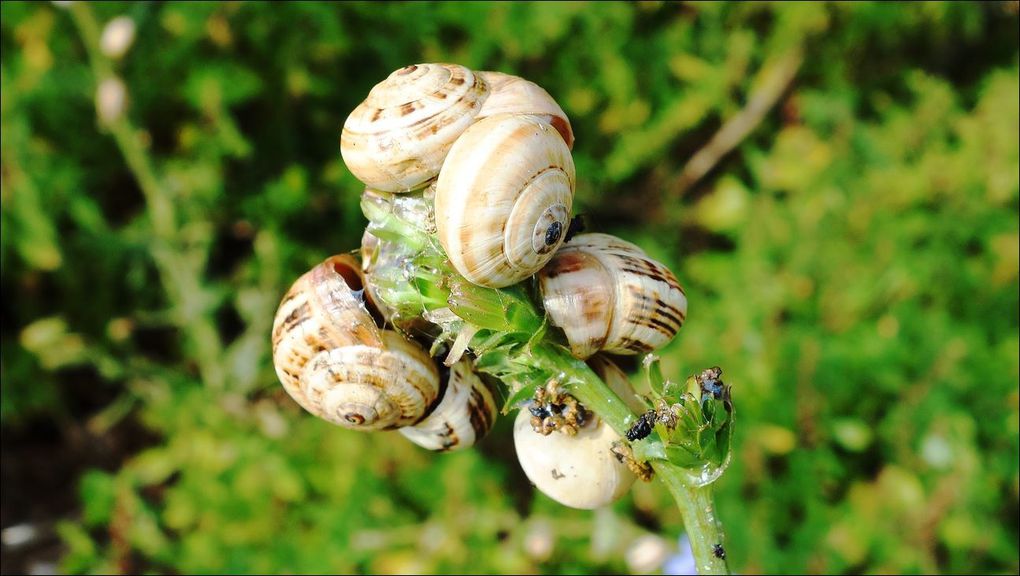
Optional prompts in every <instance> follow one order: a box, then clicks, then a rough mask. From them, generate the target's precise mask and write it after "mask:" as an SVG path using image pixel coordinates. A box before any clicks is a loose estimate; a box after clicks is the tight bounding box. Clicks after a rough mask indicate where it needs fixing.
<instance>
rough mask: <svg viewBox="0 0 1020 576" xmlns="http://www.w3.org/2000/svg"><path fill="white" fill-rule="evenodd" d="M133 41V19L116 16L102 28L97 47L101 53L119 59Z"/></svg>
mask: <svg viewBox="0 0 1020 576" xmlns="http://www.w3.org/2000/svg"><path fill="white" fill-rule="evenodd" d="M134 41H135V21H134V20H132V19H131V18H130V17H128V16H117V17H116V18H114V19H113V20H110V21H109V22H108V23H107V24H106V27H105V28H103V35H102V37H101V38H100V39H99V48H100V50H102V51H103V54H105V55H107V56H108V57H110V58H113V59H114V60H119V59H120V58H121V57H122V56H124V54H126V53H127V51H128V49H129V48H131V44H132V43H133V42H134Z"/></svg>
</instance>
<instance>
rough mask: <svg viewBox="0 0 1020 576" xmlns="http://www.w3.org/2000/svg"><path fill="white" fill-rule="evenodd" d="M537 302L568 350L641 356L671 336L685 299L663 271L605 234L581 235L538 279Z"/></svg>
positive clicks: (578, 353)
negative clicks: (539, 293)
mask: <svg viewBox="0 0 1020 576" xmlns="http://www.w3.org/2000/svg"><path fill="white" fill-rule="evenodd" d="M538 280H539V286H540V288H541V291H542V301H543V303H544V305H545V309H546V312H547V313H548V314H549V318H550V320H551V321H552V323H553V324H555V325H556V326H559V327H560V328H562V329H563V332H564V333H565V334H566V336H567V341H568V343H569V344H570V350H571V352H572V353H573V354H574V356H576V357H578V358H587V357H589V356H591V355H592V354H594V353H595V352H597V351H599V350H604V351H606V352H610V353H613V354H641V353H645V352H650V351H652V350H655V349H657V348H661V347H662V346H665V345H666V344H667V343H669V341H670V340H672V339H673V337H674V336H676V333H677V331H678V330H680V327H681V326H682V325H683V323H684V319H685V318H686V316H687V296H686V295H685V294H684V290H683V288H682V287H681V286H680V283H679V282H678V281H677V279H676V276H674V275H673V273H672V272H670V271H669V269H668V268H666V267H665V266H663V265H662V264H660V263H659V262H656V261H655V260H652V259H651V258H649V257H648V256H647V255H646V254H645V253H644V252H643V251H642V250H641V249H640V248H638V247H637V246H635V245H634V244H631V243H630V242H626V241H624V240H620V239H619V238H616V237H615V236H610V235H609V234H581V235H578V236H576V237H574V238H573V239H571V240H570V242H567V243H566V244H564V246H563V248H561V249H560V250H559V251H558V252H557V253H556V255H555V257H554V258H553V259H552V260H551V261H550V262H549V264H547V265H546V266H545V267H544V268H543V269H542V270H541V271H540V272H539V274H538Z"/></svg>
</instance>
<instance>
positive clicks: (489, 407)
mask: <svg viewBox="0 0 1020 576" xmlns="http://www.w3.org/2000/svg"><path fill="white" fill-rule="evenodd" d="M496 411H497V407H496V400H495V398H493V396H492V392H490V391H489V388H488V387H487V386H486V385H485V383H484V382H482V380H481V378H479V377H478V375H477V374H475V373H474V371H473V370H472V367H471V362H470V361H469V360H467V359H466V358H465V359H462V360H460V361H458V362H457V363H455V364H454V365H453V366H451V367H450V372H449V376H448V379H447V381H446V388H445V390H444V391H443V395H442V400H440V402H439V404H438V405H437V406H436V407H435V410H433V411H432V412H431V413H430V414H428V415H426V416H425V418H424V419H423V420H422V421H421V422H418V423H417V424H415V425H414V426H409V427H406V428H401V429H400V433H401V434H403V435H404V437H406V438H407V439H408V440H410V441H412V442H414V443H415V444H417V445H419V446H421V447H422V448H427V449H429V450H436V451H452V450H461V449H464V448H468V447H470V446H473V445H474V444H475V443H476V442H478V441H479V440H481V439H482V438H483V437H484V436H485V435H486V434H488V432H489V430H490V429H492V425H493V424H494V423H495V422H496Z"/></svg>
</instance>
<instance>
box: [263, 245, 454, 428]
mask: <svg viewBox="0 0 1020 576" xmlns="http://www.w3.org/2000/svg"><path fill="white" fill-rule="evenodd" d="M363 287H364V280H363V278H362V276H361V271H360V268H359V266H358V262H357V261H356V260H355V259H354V258H353V257H351V256H348V255H342V256H333V257H330V258H327V259H326V260H325V261H324V262H323V263H322V264H319V265H318V266H316V267H315V268H313V269H312V270H310V271H309V272H307V273H306V274H304V275H303V276H301V278H299V279H298V280H297V282H295V283H294V285H293V286H292V287H291V289H290V290H289V291H288V292H287V294H286V295H285V296H284V298H283V301H282V302H281V303H280V307H279V309H278V310H277V313H276V318H275V320H274V322H273V338H272V344H273V364H274V366H275V368H276V373H277V376H278V377H279V378H280V382H281V383H282V384H283V387H284V389H285V390H286V391H287V393H288V394H290V396H291V397H292V398H294V400H295V401H296V402H297V403H298V404H299V405H301V407H302V408H304V409H305V410H307V411H309V412H311V413H312V414H314V415H315V416H318V417H320V418H323V419H325V420H327V421H329V422H332V423H334V424H338V425H340V426H344V427H347V428H353V429H360V430H377V429H384V428H394V427H398V426H406V425H409V424H413V423H414V422H417V421H418V420H420V419H421V417H422V416H423V415H424V413H425V411H426V410H427V408H428V407H429V406H430V405H431V404H432V403H433V402H434V401H435V400H436V398H437V397H438V395H439V373H438V370H437V368H436V366H435V363H434V362H433V361H432V359H431V358H430V357H429V356H428V354H426V353H425V351H424V350H422V349H421V348H420V347H419V346H418V345H416V344H413V343H411V342H408V341H406V340H404V339H403V338H401V337H400V335H398V334H397V333H395V332H390V331H383V330H380V329H379V328H378V326H377V325H376V322H375V319H374V318H373V317H372V316H371V314H370V313H369V311H368V309H367V308H366V306H365V303H364V299H363V292H362V290H363Z"/></svg>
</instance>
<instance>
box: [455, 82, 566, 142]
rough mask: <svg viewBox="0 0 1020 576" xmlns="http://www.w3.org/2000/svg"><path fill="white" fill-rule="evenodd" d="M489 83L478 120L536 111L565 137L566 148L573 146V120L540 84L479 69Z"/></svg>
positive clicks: (536, 114) (534, 112) (534, 113)
mask: <svg viewBox="0 0 1020 576" xmlns="http://www.w3.org/2000/svg"><path fill="white" fill-rule="evenodd" d="M475 74H477V75H478V76H480V77H481V78H482V79H483V80H485V82H486V83H487V84H488V85H489V90H490V93H489V97H488V98H487V99H486V100H485V103H484V104H482V109H481V110H480V111H479V112H478V116H477V117H476V118H475V119H476V120H481V119H483V118H488V117H489V116H495V115H496V114H533V115H535V116H541V117H543V119H544V120H545V121H546V122H548V123H549V124H551V125H552V127H553V128H555V129H556V131H557V132H559V133H560V136H562V137H563V140H564V142H566V144H567V148H570V149H573V147H574V131H573V129H572V128H571V127H570V119H569V118H567V115H566V113H564V112H563V109H562V108H560V105H559V104H557V103H556V100H554V99H553V97H552V96H550V95H549V93H548V92H546V91H545V89H543V88H542V87H541V86H539V85H538V84H535V83H534V82H529V81H528V80H525V79H524V78H521V77H519V76H512V75H510V74H503V73H502V72H476V73H475Z"/></svg>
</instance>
